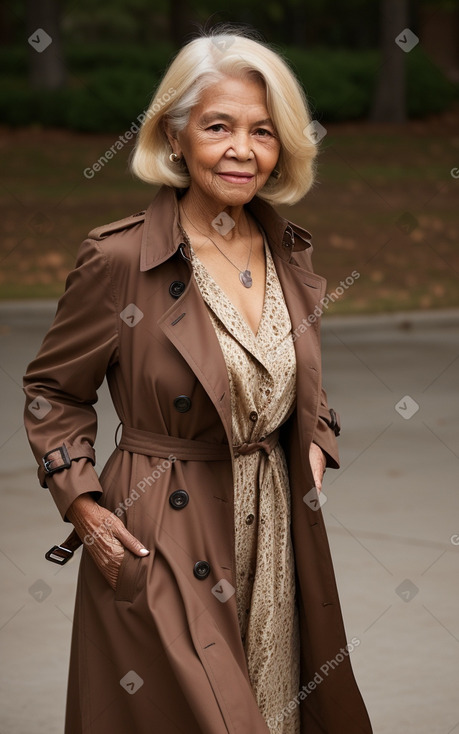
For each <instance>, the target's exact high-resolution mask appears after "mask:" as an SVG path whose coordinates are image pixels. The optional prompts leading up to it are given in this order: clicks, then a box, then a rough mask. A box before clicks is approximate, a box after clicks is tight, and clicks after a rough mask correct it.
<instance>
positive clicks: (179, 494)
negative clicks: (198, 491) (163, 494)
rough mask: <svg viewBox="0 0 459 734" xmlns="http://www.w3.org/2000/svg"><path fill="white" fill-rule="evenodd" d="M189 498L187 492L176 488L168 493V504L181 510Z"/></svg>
mask: <svg viewBox="0 0 459 734" xmlns="http://www.w3.org/2000/svg"><path fill="white" fill-rule="evenodd" d="M189 499H190V498H189V496H188V492H185V490H184V489H177V490H176V491H175V492H172V494H171V495H170V497H169V504H170V506H171V507H173V508H174V510H183V508H184V507H186V506H187V504H188V502H189Z"/></svg>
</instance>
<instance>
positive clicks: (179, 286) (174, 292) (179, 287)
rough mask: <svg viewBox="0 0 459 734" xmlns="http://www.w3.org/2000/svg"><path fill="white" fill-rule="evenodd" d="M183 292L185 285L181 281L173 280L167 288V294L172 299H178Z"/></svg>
mask: <svg viewBox="0 0 459 734" xmlns="http://www.w3.org/2000/svg"><path fill="white" fill-rule="evenodd" d="M184 290H185V283H184V282H183V280H173V281H172V283H171V284H170V286H169V293H170V294H171V296H172V298H180V296H181V295H182V293H183V291H184Z"/></svg>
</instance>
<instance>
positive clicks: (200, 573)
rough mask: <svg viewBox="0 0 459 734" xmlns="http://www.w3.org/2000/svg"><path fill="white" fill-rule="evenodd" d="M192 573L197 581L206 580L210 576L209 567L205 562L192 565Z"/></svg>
mask: <svg viewBox="0 0 459 734" xmlns="http://www.w3.org/2000/svg"><path fill="white" fill-rule="evenodd" d="M193 573H194V575H195V576H196V578H197V579H200V580H201V581H202V580H203V579H206V578H207V577H208V575H209V574H210V566H209V564H208V563H207V561H198V562H197V563H195V564H194V568H193Z"/></svg>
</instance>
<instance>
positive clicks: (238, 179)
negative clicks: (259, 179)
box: [217, 171, 255, 183]
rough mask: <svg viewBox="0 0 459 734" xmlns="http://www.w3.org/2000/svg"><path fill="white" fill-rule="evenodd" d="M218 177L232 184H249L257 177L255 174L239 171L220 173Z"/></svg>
mask: <svg viewBox="0 0 459 734" xmlns="http://www.w3.org/2000/svg"><path fill="white" fill-rule="evenodd" d="M217 175H218V176H220V177H221V178H223V179H224V180H225V181H229V182H231V183H248V182H249V181H251V180H252V179H253V178H254V176H255V174H253V173H245V172H239V171H219V172H218V174H217Z"/></svg>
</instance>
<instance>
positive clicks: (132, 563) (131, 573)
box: [115, 548, 145, 603]
mask: <svg viewBox="0 0 459 734" xmlns="http://www.w3.org/2000/svg"><path fill="white" fill-rule="evenodd" d="M143 560H145V559H144V558H140V557H139V556H136V555H134V553H131V551H129V550H127V548H126V549H125V551H124V556H123V560H122V561H121V566H120V570H119V573H118V579H117V582H116V590H115V600H116V601H126V602H129V603H132V602H133V601H134V597H135V594H136V590H137V584H138V580H139V574H140V568H141V563H142V561H143Z"/></svg>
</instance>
